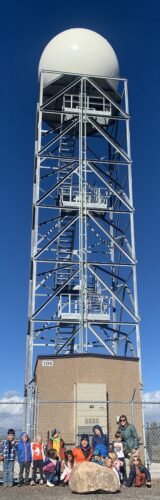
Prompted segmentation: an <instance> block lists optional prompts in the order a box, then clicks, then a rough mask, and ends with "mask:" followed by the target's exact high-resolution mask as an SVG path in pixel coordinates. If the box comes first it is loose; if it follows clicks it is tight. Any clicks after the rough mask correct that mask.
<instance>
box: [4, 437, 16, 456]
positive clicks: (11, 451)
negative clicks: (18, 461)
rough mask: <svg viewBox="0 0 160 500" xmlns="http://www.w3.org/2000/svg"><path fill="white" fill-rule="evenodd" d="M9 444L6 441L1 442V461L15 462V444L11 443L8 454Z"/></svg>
mask: <svg viewBox="0 0 160 500" xmlns="http://www.w3.org/2000/svg"><path fill="white" fill-rule="evenodd" d="M9 445H10V442H9V441H8V439H6V440H5V441H3V444H2V448H1V454H2V457H3V460H15V457H16V452H17V443H16V442H15V441H14V442H11V448H10V453H9V447H10V446H9Z"/></svg>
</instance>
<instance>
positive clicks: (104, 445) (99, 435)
mask: <svg viewBox="0 0 160 500" xmlns="http://www.w3.org/2000/svg"><path fill="white" fill-rule="evenodd" d="M93 433H94V436H93V438H92V448H93V450H96V449H98V450H100V452H101V456H102V457H104V458H106V457H107V455H108V446H109V442H108V437H107V436H106V434H103V431H102V427H100V425H94V427H93Z"/></svg>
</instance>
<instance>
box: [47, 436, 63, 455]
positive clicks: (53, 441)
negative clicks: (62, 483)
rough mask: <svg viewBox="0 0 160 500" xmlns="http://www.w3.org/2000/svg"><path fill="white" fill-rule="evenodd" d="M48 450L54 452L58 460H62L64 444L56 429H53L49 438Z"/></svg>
mask: <svg viewBox="0 0 160 500" xmlns="http://www.w3.org/2000/svg"><path fill="white" fill-rule="evenodd" d="M48 448H49V449H50V450H51V449H54V450H56V451H57V455H58V457H59V458H60V460H64V450H65V443H64V441H63V439H62V438H61V435H60V431H58V430H57V429H54V430H53V431H52V434H51V438H50V440H49V442H48Z"/></svg>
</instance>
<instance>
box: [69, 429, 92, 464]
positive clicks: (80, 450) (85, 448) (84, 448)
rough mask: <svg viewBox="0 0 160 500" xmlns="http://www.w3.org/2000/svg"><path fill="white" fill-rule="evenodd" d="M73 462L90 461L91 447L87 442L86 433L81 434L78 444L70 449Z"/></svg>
mask: <svg viewBox="0 0 160 500" xmlns="http://www.w3.org/2000/svg"><path fill="white" fill-rule="evenodd" d="M72 453H73V456H74V460H75V463H76V464H78V463H80V462H90V460H91V458H92V448H91V446H90V444H89V437H88V434H82V436H81V441H80V445H79V446H77V447H76V448H73V450H72Z"/></svg>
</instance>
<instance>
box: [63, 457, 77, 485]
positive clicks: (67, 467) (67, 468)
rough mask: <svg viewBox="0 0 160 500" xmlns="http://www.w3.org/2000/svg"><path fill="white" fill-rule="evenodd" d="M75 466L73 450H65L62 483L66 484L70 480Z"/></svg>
mask: <svg viewBox="0 0 160 500" xmlns="http://www.w3.org/2000/svg"><path fill="white" fill-rule="evenodd" d="M73 466H74V456H73V453H72V450H68V451H66V452H65V460H64V463H62V465H61V484H62V486H65V485H66V484H68V482H69V478H70V474H71V471H72V469H73Z"/></svg>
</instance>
